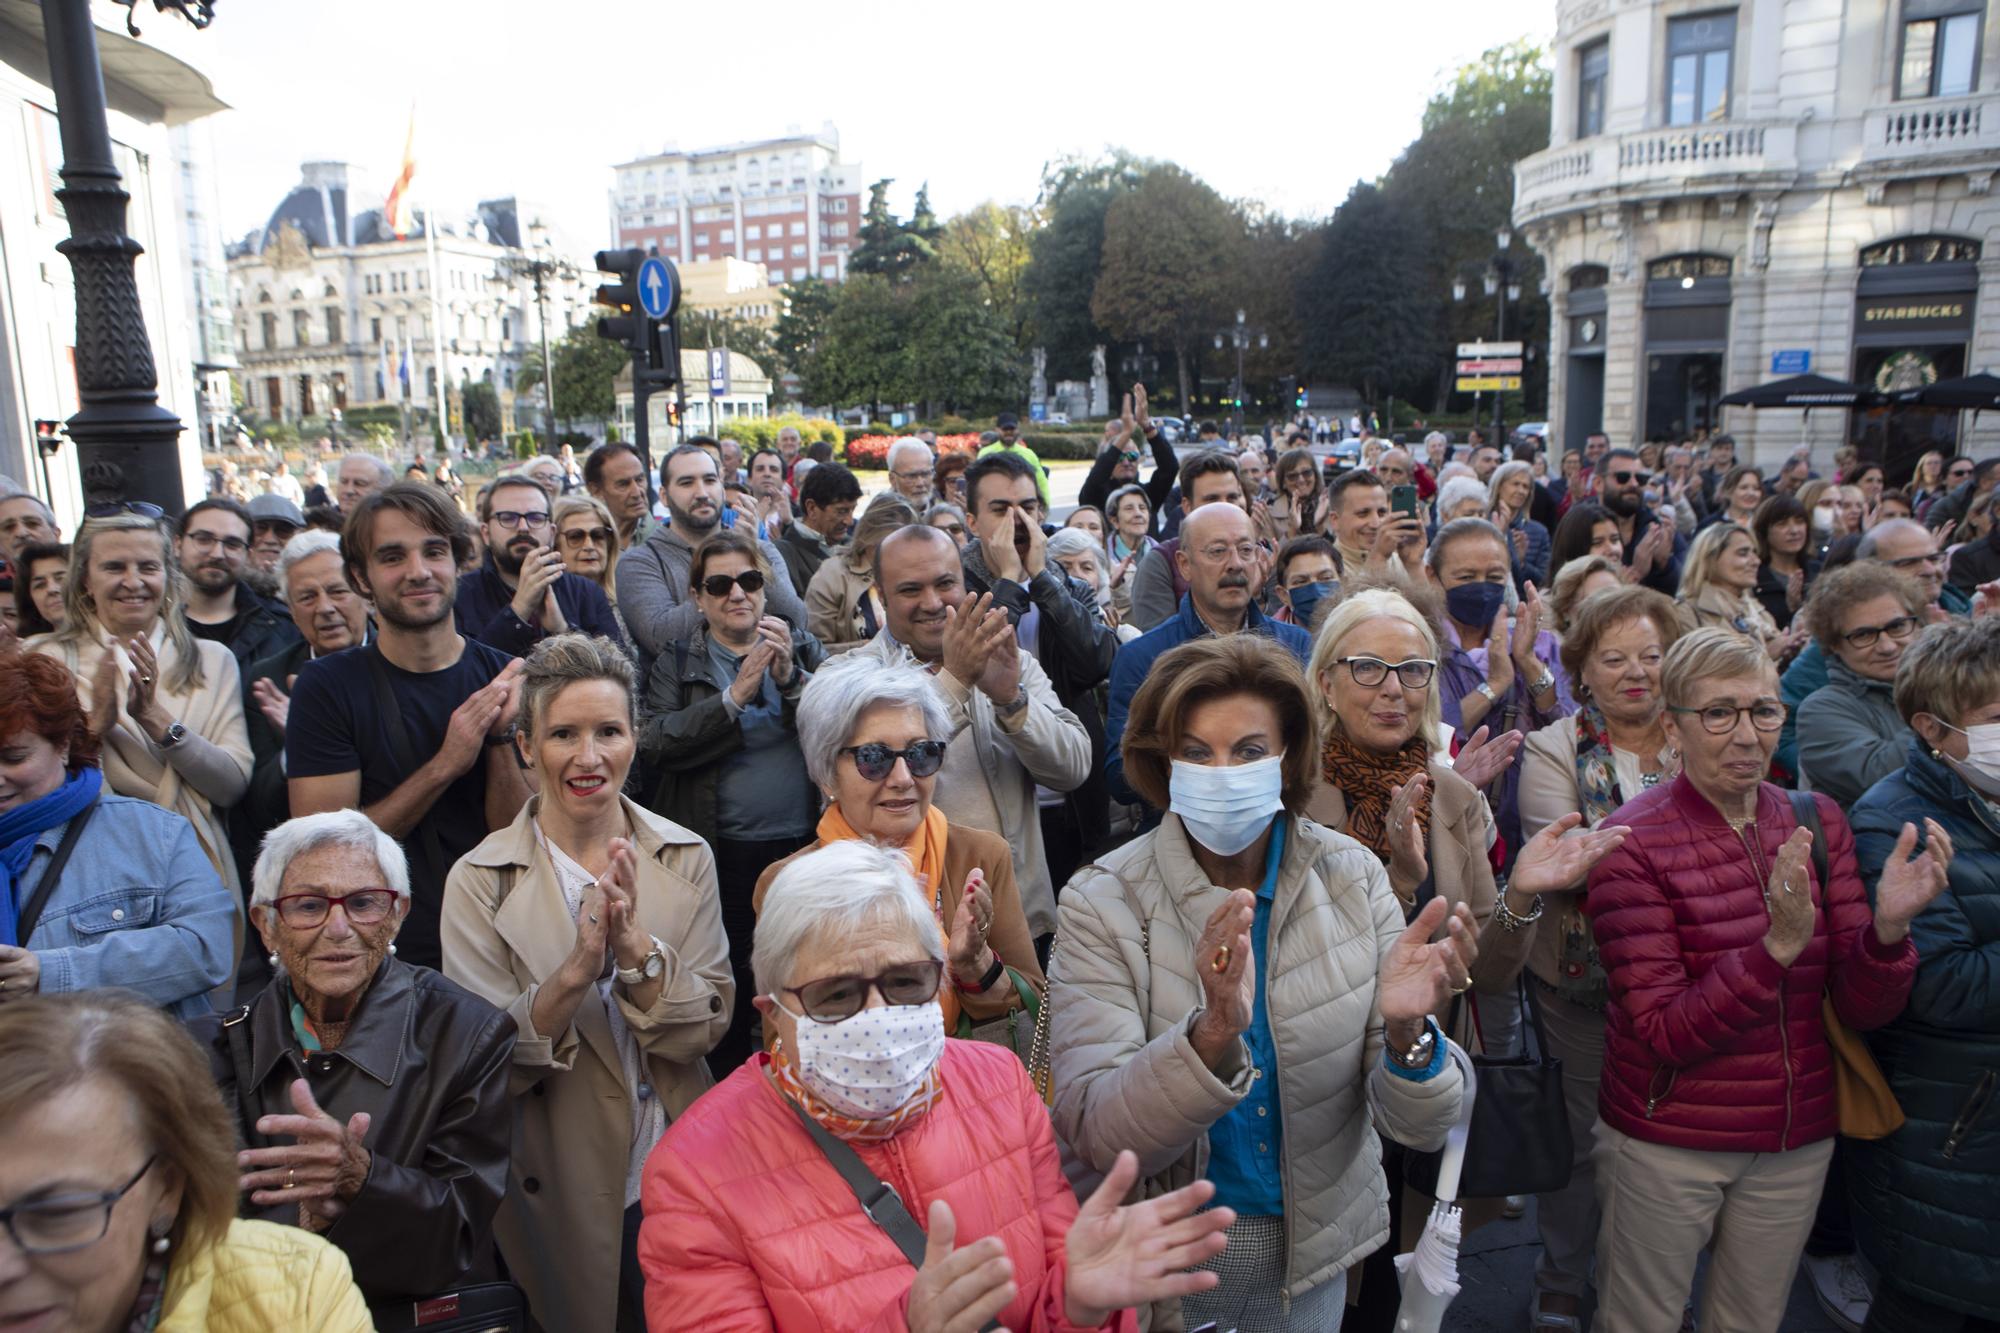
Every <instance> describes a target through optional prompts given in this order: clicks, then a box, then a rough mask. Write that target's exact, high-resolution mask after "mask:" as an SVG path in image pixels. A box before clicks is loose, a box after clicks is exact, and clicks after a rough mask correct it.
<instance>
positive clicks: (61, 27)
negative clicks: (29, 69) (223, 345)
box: [42, 0, 214, 514]
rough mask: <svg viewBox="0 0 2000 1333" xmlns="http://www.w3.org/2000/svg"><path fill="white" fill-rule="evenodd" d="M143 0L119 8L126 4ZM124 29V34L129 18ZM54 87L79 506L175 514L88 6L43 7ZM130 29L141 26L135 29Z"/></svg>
mask: <svg viewBox="0 0 2000 1333" xmlns="http://www.w3.org/2000/svg"><path fill="white" fill-rule="evenodd" d="M140 2H141V0H126V3H127V5H128V8H129V7H130V6H132V5H136V4H138V3H140ZM189 3H190V0H153V6H154V8H155V9H157V10H159V11H161V12H166V11H168V10H172V11H174V12H177V13H179V14H180V15H181V16H182V17H183V18H185V19H187V20H188V21H189V22H190V23H192V24H194V26H195V27H197V28H205V27H207V26H208V23H209V20H210V19H211V18H212V17H213V15H214V10H213V6H212V5H211V4H209V3H208V2H207V0H193V3H194V6H195V7H194V10H193V11H192V12H191V11H190V9H189V7H188V6H189ZM127 26H128V28H130V27H131V24H130V20H129V17H128V23H127ZM42 29H43V36H44V38H45V39H46V41H47V43H48V53H49V86H50V87H51V88H52V89H53V90H54V91H55V95H56V121H57V125H58V127H59V129H60V132H61V135H62V150H63V163H62V180H63V186H62V189H60V190H58V191H56V198H57V199H58V200H60V201H61V203H62V206H63V212H64V213H65V214H66V215H67V216H68V218H69V239H68V240H65V241H62V242H60V243H59V244H57V246H56V250H57V251H58V252H59V253H61V254H62V255H64V256H65V257H66V258H68V260H69V262H70V269H71V271H72V273H73V274H74V280H75V285H76V384H77V397H78V399H79V404H80V405H79V407H78V409H77V413H76V415H75V416H73V417H71V418H70V419H69V423H68V432H69V437H70V438H71V439H72V440H74V441H76V456H77V467H78V472H79V475H80V476H81V478H82V481H83V499H84V504H85V506H86V507H88V506H90V505H92V504H99V503H103V502H106V501H114V500H146V501H150V502H152V503H153V504H156V505H159V506H160V507H161V508H162V509H164V510H166V511H167V512H168V513H170V514H178V513H180V511H181V509H182V508H183V507H184V506H185V505H186V503H187V493H186V491H185V489H184V488H183V484H182V480H181V465H180V434H181V429H182V427H181V420H180V418H179V417H177V416H175V415H174V414H173V413H172V412H169V411H167V410H166V409H165V408H163V407H161V406H160V395H159V375H158V373H157V372H156V371H155V369H154V366H153V344H152V341H151V339H149V338H148V337H147V336H146V320H145V315H144V314H143V313H142V311H141V309H140V306H139V288H138V283H137V281H136V280H135V278H134V276H133V271H132V264H133V261H134V260H136V259H137V258H138V256H139V254H140V246H139V243H138V242H137V241H135V240H133V239H132V238H131V237H130V236H129V235H127V234H126V231H125V206H126V204H127V203H129V202H130V201H131V196H130V195H128V194H126V192H125V190H124V188H123V186H122V185H121V184H120V180H119V175H118V166H117V161H116V159H115V158H113V157H112V155H111V128H110V124H109V122H108V121H107V119H106V117H105V100H104V70H103V67H102V66H101V65H100V64H99V63H98V55H97V30H96V29H95V28H94V27H92V26H91V21H90V0H42ZM133 31H135V32H136V29H133Z"/></svg>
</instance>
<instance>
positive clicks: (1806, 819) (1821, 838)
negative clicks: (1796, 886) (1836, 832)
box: [1785, 791, 1833, 893]
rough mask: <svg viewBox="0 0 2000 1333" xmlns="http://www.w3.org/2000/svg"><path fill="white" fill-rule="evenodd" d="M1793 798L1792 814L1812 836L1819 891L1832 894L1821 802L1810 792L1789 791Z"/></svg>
mask: <svg viewBox="0 0 2000 1333" xmlns="http://www.w3.org/2000/svg"><path fill="white" fill-rule="evenodd" d="M1785 795H1787V796H1789V797H1791V798H1792V814H1793V816H1794V817H1795V818H1797V820H1798V821H1799V827H1800V828H1802V829H1804V830H1805V831H1806V832H1808V833H1810V834H1812V840H1813V841H1812V860H1813V871H1814V873H1815V874H1817V875H1818V876H1819V891H1820V892H1821V893H1830V892H1831V891H1832V889H1833V885H1832V884H1831V883H1830V880H1831V878H1832V873H1833V872H1832V870H1831V868H1830V867H1829V866H1828V864H1827V850H1826V830H1825V829H1823V828H1821V827H1820V822H1819V802H1818V801H1816V800H1814V799H1813V794H1812V793H1811V792H1809V791H1788V792H1786V793H1785Z"/></svg>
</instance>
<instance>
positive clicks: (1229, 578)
mask: <svg viewBox="0 0 2000 1333" xmlns="http://www.w3.org/2000/svg"><path fill="white" fill-rule="evenodd" d="M1215 586H1216V587H1218V588H1247V587H1249V586H1250V576H1249V575H1248V574H1224V575H1223V576H1222V579H1221V581H1220V582H1218V583H1217V584H1216V585H1215Z"/></svg>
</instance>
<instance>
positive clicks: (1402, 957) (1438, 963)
mask: <svg viewBox="0 0 2000 1333" xmlns="http://www.w3.org/2000/svg"><path fill="white" fill-rule="evenodd" d="M1445 924H1446V909H1445V902H1444V899H1442V898H1433V899H1431V900H1430V901H1429V902H1427V903H1425V904H1424V909H1423V911H1421V912H1418V913H1417V917H1416V920H1414V921H1412V922H1410V924H1409V926H1408V927H1407V928H1406V929H1405V930H1404V931H1403V933H1402V934H1401V935H1398V936H1397V937H1396V942H1395V943H1394V944H1392V945H1390V946H1389V952H1388V953H1387V954H1385V955H1383V958H1382V967H1381V970H1380V972H1379V973H1378V974H1377V976H1376V980H1375V1003H1376V1006H1377V1007H1378V1008H1380V1009H1381V1011H1382V1022H1383V1024H1384V1025H1385V1026H1386V1027H1387V1029H1388V1036H1389V1041H1390V1043H1391V1044H1392V1045H1395V1046H1408V1045H1409V1044H1410V1043H1411V1042H1413V1041H1415V1040H1416V1039H1417V1035H1418V1032H1419V1031H1420V1029H1421V1028H1422V1025H1423V1021H1424V1019H1425V1018H1426V1017H1428V1016H1429V1015H1431V1014H1434V1013H1437V1012H1439V1011H1441V1010H1442V1009H1443V1008H1444V1007H1445V1005H1446V1003H1447V1002H1448V1001H1450V999H1451V997H1452V996H1454V995H1458V994H1461V993H1463V992H1464V990H1465V989H1466V988H1467V987H1468V986H1470V985H1471V984H1472V964H1473V962H1474V961H1475V960H1477V958H1478V957H1479V946H1478V945H1477V944H1475V943H1474V942H1473V940H1474V936H1475V934H1476V928H1475V926H1474V923H1473V919H1472V909H1471V908H1470V907H1468V906H1466V905H1465V904H1464V903H1460V904H1458V906H1457V907H1455V908H1452V909H1451V911H1450V924H1449V925H1448V926H1446V930H1445V937H1444V938H1443V939H1442V940H1438V941H1436V942H1435V943H1433V942H1432V940H1431V936H1432V935H1434V934H1436V933H1437V929H1438V927H1439V926H1441V925H1445Z"/></svg>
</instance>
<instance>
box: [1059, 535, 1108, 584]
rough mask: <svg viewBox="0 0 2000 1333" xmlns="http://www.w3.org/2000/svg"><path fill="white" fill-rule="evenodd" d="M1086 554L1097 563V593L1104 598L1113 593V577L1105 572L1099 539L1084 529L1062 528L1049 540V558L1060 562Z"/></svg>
mask: <svg viewBox="0 0 2000 1333" xmlns="http://www.w3.org/2000/svg"><path fill="white" fill-rule="evenodd" d="M1086 552H1088V553H1089V554H1090V556H1091V557H1092V558H1093V559H1095V560H1096V561H1097V593H1098V595H1099V596H1103V595H1104V594H1106V593H1109V592H1110V591H1111V576H1110V575H1109V574H1108V573H1106V572H1105V569H1104V548H1103V547H1102V546H1100V545H1099V544H1098V541H1097V539H1096V538H1095V537H1093V536H1091V535H1090V534H1089V533H1087V532H1085V531H1084V530H1083V529H1082V528H1061V529H1059V530H1057V532H1056V533H1055V535H1054V536H1052V537H1050V538H1049V556H1050V557H1051V558H1052V559H1056V560H1060V559H1063V558H1064V557H1066V556H1078V555H1083V554H1085V553H1086Z"/></svg>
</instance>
